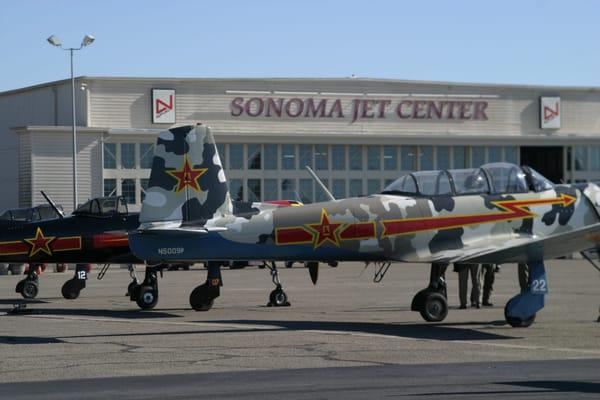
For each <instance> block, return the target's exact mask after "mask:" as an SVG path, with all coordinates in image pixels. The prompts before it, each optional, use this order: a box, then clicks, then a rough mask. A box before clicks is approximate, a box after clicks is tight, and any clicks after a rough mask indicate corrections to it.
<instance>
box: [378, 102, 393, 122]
mask: <svg viewBox="0 0 600 400" xmlns="http://www.w3.org/2000/svg"><path fill="white" fill-rule="evenodd" d="M376 102H377V103H379V113H378V114H377V118H385V109H386V108H387V106H389V105H390V104H392V101H391V100H376Z"/></svg>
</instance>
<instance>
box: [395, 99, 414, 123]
mask: <svg viewBox="0 0 600 400" xmlns="http://www.w3.org/2000/svg"><path fill="white" fill-rule="evenodd" d="M404 105H406V106H408V107H410V106H412V101H410V100H402V101H401V102H400V103H399V104H398V107H396V114H397V115H398V117H400V118H403V119H406V118H410V111H409V113H408V114H404V113H403V112H402V107H403V106H404Z"/></svg>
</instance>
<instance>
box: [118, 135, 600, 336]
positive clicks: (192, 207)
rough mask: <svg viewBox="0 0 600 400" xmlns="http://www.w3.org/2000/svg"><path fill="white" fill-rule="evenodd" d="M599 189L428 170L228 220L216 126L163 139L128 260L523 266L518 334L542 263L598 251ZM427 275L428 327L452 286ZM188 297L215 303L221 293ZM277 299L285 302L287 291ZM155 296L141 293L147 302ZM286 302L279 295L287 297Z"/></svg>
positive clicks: (506, 169)
mask: <svg viewBox="0 0 600 400" xmlns="http://www.w3.org/2000/svg"><path fill="white" fill-rule="evenodd" d="M599 211H600V188H599V187H598V186H596V185H594V184H584V185H580V186H577V185H572V186H569V185H558V186H555V185H553V184H552V183H551V182H549V181H548V180H547V179H545V178H544V177H543V176H541V175H540V174H539V173H537V172H536V171H534V170H533V169H531V168H528V167H518V166H516V165H513V164H509V163H493V164H487V165H484V166H483V167H481V168H473V169H455V170H444V171H422V172H415V173H411V174H408V175H405V176H402V177H400V178H399V179H398V180H396V181H394V182H393V183H392V184H391V185H389V186H388V187H387V188H385V190H384V191H383V192H382V193H380V194H375V195H370V196H367V197H359V198H348V199H341V200H335V201H327V202H322V203H314V204H309V205H305V206H303V207H289V208H280V209H272V210H264V211H261V212H260V213H257V214H255V215H251V216H249V217H240V216H236V215H234V214H233V213H232V205H231V200H230V194H229V192H228V189H227V181H226V178H225V174H224V172H223V169H222V167H221V161H220V159H219V155H218V153H217V148H216V145H215V143H214V139H213V136H212V134H211V132H210V128H208V127H205V126H202V125H197V126H182V127H175V128H172V129H169V130H167V131H165V132H163V133H161V134H160V135H159V138H158V140H157V143H156V147H155V156H154V161H153V166H152V172H151V175H150V181H149V187H148V190H147V195H146V198H145V200H144V202H143V204H142V211H141V215H140V222H141V225H140V227H139V229H138V230H137V231H136V232H130V234H129V245H130V247H131V249H132V251H133V253H134V254H135V255H136V256H137V257H138V258H140V259H142V260H145V261H146V263H147V264H148V265H149V266H150V267H151V266H152V265H156V264H160V263H170V262H192V261H195V260H238V259H244V260H246V259H250V260H255V259H256V260H260V259H262V260H282V261H284V260H285V261H288V260H289V261H294V260H311V261H313V262H321V261H322V262H329V261H364V262H372V263H376V264H379V265H380V266H381V267H385V266H389V264H390V263H395V262H411V263H431V264H432V268H433V267H435V266H438V267H439V266H441V265H446V264H448V263H463V264H469V263H495V264H502V263H508V262H526V263H528V265H529V267H530V282H529V288H528V289H527V290H525V291H524V292H522V293H520V294H518V295H516V296H515V297H513V298H512V299H511V300H510V301H509V302H508V303H507V305H506V307H505V317H506V320H507V321H508V322H509V323H510V324H511V325H512V326H529V325H530V324H531V323H532V322H533V320H534V318H535V315H536V312H537V311H538V310H540V309H541V308H542V307H543V306H544V296H545V294H546V293H547V291H548V286H547V280H546V274H545V268H544V260H546V259H552V258H556V257H559V256H564V255H567V254H570V253H573V252H577V251H582V250H584V249H588V248H593V247H595V246H596V243H597V242H598V241H599V240H600V218H599ZM433 272H435V271H434V270H432V274H431V279H430V285H429V286H428V287H427V288H426V289H424V290H422V291H420V292H419V293H417V295H416V296H415V298H414V299H413V304H412V308H413V310H415V311H419V312H420V313H421V315H422V316H423V317H424V318H425V319H426V320H427V321H441V320H443V319H444V318H445V317H446V315H447V309H448V306H447V300H446V296H445V285H443V278H441V277H440V274H439V273H433ZM208 274H209V277H210V278H211V279H209V285H205V286H203V287H198V288H196V289H195V290H194V293H192V296H191V297H192V298H193V299H194V301H197V302H199V303H203V302H209V301H210V299H211V296H212V295H211V292H210V291H211V290H212V288H213V287H215V286H218V285H220V284H221V276H220V272H219V269H218V268H216V267H215V268H209V272H208ZM278 289H279V290H280V292H279V293H275V292H277V289H276V291H274V294H275V295H276V296H277V295H279V296H285V294H284V293H283V292H282V290H281V288H280V287H278ZM152 290H153V289H152V287H150V286H147V287H142V288H141V295H142V296H144V295H145V294H146V293H149V294H150V296H149V297H150V298H152ZM282 293H283V294H282Z"/></svg>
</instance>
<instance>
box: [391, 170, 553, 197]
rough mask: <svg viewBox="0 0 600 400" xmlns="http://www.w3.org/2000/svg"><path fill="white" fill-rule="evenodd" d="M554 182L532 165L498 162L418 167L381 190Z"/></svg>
mask: <svg viewBox="0 0 600 400" xmlns="http://www.w3.org/2000/svg"><path fill="white" fill-rule="evenodd" d="M553 187H554V185H553V184H552V182H550V181H549V180H548V179H546V178H545V177H544V176H542V175H541V174H540V173H539V172H537V171H535V170H534V169H533V168H530V167H527V166H523V167H519V166H518V165H515V164H511V163H505V162H498V163H489V164H485V165H483V166H481V167H480V168H467V169H448V170H437V171H418V172H412V173H410V174H408V175H404V176H401V177H400V178H398V179H396V180H395V181H394V182H392V183H391V184H390V185H388V186H387V187H386V188H385V189H384V190H383V192H381V193H382V194H407V195H412V196H415V195H417V196H418V195H421V196H440V195H449V196H454V195H466V194H504V193H527V192H528V191H530V190H531V191H534V192H541V191H544V190H549V189H552V188H553Z"/></svg>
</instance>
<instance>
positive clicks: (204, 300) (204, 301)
mask: <svg viewBox="0 0 600 400" xmlns="http://www.w3.org/2000/svg"><path fill="white" fill-rule="evenodd" d="M214 302H215V299H214V298H213V297H212V296H211V294H210V291H209V288H208V286H207V285H206V284H202V285H200V286H197V287H196V288H195V289H194V290H192V293H190V306H192V309H193V310H194V311H208V310H210V309H211V308H212V306H213V304H214Z"/></svg>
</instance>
